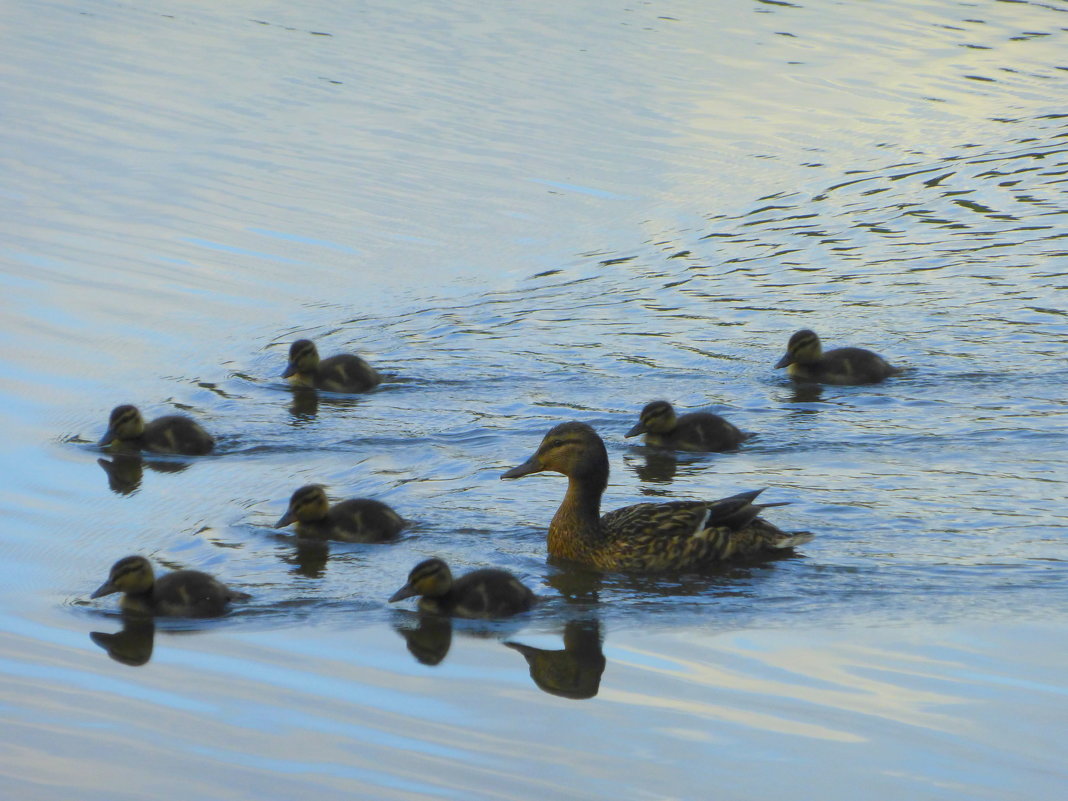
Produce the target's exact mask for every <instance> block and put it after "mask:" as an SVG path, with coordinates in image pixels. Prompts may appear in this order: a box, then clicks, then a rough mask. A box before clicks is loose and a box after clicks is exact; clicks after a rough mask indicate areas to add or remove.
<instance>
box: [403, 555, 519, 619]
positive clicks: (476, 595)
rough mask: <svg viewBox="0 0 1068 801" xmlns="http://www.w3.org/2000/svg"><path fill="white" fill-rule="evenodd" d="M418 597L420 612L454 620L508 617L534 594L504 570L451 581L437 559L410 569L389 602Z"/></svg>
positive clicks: (447, 569) (474, 574) (441, 562)
mask: <svg viewBox="0 0 1068 801" xmlns="http://www.w3.org/2000/svg"><path fill="white" fill-rule="evenodd" d="M413 595H420V596H422V597H421V598H420V599H419V608H420V609H421V610H422V611H424V612H433V613H436V614H439V615H455V616H456V617H508V616H510V615H516V614H519V613H520V612H526V611H527V610H528V609H530V608H531V607H532V606H533V605H534V600H535V599H534V593H533V592H531V591H530V589H529V588H527V587H526V586H525V585H524V584H523V583H522V582H521V581H520V580H519V579H517V578H516V577H515V576H513V575H512V574H511V573H509V572H508V571H507V570H497V569H495V568H488V567H487V568H483V569H481V570H474V571H472V572H470V573H467V574H465V575H463V576H460V578H458V579H455V580H453V577H452V571H451V570H449V566H448V565H447V564H445V562H444V561H442V560H441V559H436V558H435V559H427V560H426V561H424V562H420V563H419V564H417V565H416V566H415V567H413V568H412V572H411V573H409V574H408V583H407V584H405V585H404V586H403V587H401V588H400V589H399V590H397V591H396V592H395V593H393V595H392V596H390V599H389V602H390V603H394V602H396V601H400V600H403V599H404V598H410V597H412V596H413Z"/></svg>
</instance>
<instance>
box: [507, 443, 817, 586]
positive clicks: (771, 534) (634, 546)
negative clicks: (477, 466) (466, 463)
mask: <svg viewBox="0 0 1068 801" xmlns="http://www.w3.org/2000/svg"><path fill="white" fill-rule="evenodd" d="M543 470H551V471H554V472H557V473H563V474H564V475H565V476H567V478H568V484H567V493H566V494H565V495H564V500H563V502H562V503H561V504H560V508H559V509H557V511H556V514H555V515H554V516H553V519H552V522H551V523H550V524H549V536H548V545H549V554H550V555H551V556H554V557H557V558H560V559H568V560H571V561H573V562H579V563H581V564H585V565H589V566H590V567H593V568H596V569H598V570H602V571H612V570H625V571H634V572H643V573H655V572H664V571H672V570H692V569H699V568H702V567H710V566H713V565H716V564H718V563H720V562H724V561H728V560H733V559H753V558H762V557H764V558H766V557H770V556H772V555H774V554H776V553H782V552H783V551H784V550H785V549H788V548H793V547H795V546H797V545H802V544H804V543H806V542H808V541H809V540H811V539H812V535H811V534H809V533H807V532H800V533H796V534H787V533H785V532H783V531H780V530H779V529H778V528H776V527H775V526H773V525H772V524H771V523H769V522H767V521H766V520H764V519H763V518H762V517H759V514H760V512H761V511H762V510H763V509H765V508H767V507H769V506H778V505H779V504H764V505H761V504H757V503H754V501H755V500H756V497H757V496H758V495H759V494H760V493H761V492H763V490H755V491H752V492H743V493H740V494H738V495H733V496H731V497H730V498H721V499H720V500H715V501H674V502H671V503H639V504H635V505H634V506H625V507H623V508H622V509H615V510H613V511H611V512H608V513H606V514H605V515H604V516H603V517H602V516H601V514H600V510H601V496H602V495H603V494H604V491H605V487H607V486H608V452H607V451H606V450H605V447H604V441H603V440H602V439H601V438H600V436H598V434H597V432H596V431H594V430H593V429H592V428H590V427H589V426H588V425H586V424H585V423H578V422H573V423H562V424H560V425H558V426H556V427H555V428H553V429H552V430H551V431H549V433H548V434H546V435H545V438H544V439H543V440H542V441H541V445H540V446H539V447H538V450H537V451H536V452H535V453H534V455H533V456H531V457H530V458H529V459H527V460H526V461H525V462H524V463H523V464H521V465H519V466H518V467H513V468H512V469H511V470H509V471H508V472H507V473H505V474H504V475H502V476H501V478H520V477H521V476H525V475H529V474H530V473H538V472H541V471H543Z"/></svg>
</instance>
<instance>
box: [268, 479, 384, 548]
mask: <svg viewBox="0 0 1068 801" xmlns="http://www.w3.org/2000/svg"><path fill="white" fill-rule="evenodd" d="M293 522H295V523H296V524H297V536H298V537H302V538H305V539H312V540H338V541H340V542H382V541H383V540H388V539H392V538H393V537H395V536H397V534H398V533H400V530H401V529H402V528H404V518H402V517H401V516H400V515H399V514H397V513H396V512H394V511H393V510H392V509H391V508H389V507H388V506H387V505H386V504H384V503H382V502H381V501H376V500H372V499H371V498H353V499H352V500H348V501H341V502H340V503H335V504H334V505H333V506H331V505H330V501H329V500H327V497H326V490H324V489H323V488H322V487H321V486H319V485H318V484H308V485H307V486H306V487H301V488H300V489H299V490H297V491H296V492H294V493H293V496H292V497H291V498H290V499H289V508H288V509H286V513H285V514H284V515H282V516H281V517H280V518H278V522H277V523H275V524H274V527H275V528H282V527H284V526H288V525H289V524H290V523H293Z"/></svg>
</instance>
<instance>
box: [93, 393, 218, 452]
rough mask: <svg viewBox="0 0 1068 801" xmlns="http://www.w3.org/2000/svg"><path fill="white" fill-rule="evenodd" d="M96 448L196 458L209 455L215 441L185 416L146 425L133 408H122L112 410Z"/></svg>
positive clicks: (172, 417) (169, 417)
mask: <svg viewBox="0 0 1068 801" xmlns="http://www.w3.org/2000/svg"><path fill="white" fill-rule="evenodd" d="M97 444H98V445H100V446H101V447H114V448H116V449H119V450H130V451H135V450H141V451H152V452H153V453H180V454H183V455H186V456H199V455H202V454H205V453H211V451H212V449H213V448H214V447H215V438H214V437H212V436H211V434H209V433H208V432H207V431H205V430H204V429H203V428H201V426H200V424H199V423H197V422H196V421H195V420H191V419H190V418H188V417H185V416H184V415H180V414H169V415H166V416H165V417H157V418H156V419H155V420H153V421H151V422H149V423H146V422H145V419H144V418H143V417H142V416H141V412H140V411H138V409H137V407H136V406H130V405H129V404H124V405H122V406H116V407H115V408H114V409H112V410H111V416H110V417H109V418H108V430H107V431H106V432H105V433H104V436H103V437H101V438H100V441H99V442H98V443H97Z"/></svg>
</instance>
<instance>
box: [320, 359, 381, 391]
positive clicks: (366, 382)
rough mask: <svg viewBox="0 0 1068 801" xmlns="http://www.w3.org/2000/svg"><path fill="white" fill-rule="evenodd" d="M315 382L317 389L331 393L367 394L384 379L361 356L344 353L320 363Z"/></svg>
mask: <svg viewBox="0 0 1068 801" xmlns="http://www.w3.org/2000/svg"><path fill="white" fill-rule="evenodd" d="M314 382H315V387H316V389H325V390H327V391H329V392H367V391H368V390H370V389H374V388H375V387H377V386H378V385H379V384H381V383H382V377H381V376H380V375H379V374H378V371H377V370H375V368H373V367H372V366H371V365H369V364H368V363H367V362H366V361H364V360H363V359H361V358H360V357H359V356H356V355H355V354H352V353H342V354H339V355H337V356H331V357H329V358H328V359H323V360H322V361H321V362H320V363H319V369H318V370H317V371H316V374H315V379H314Z"/></svg>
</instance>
